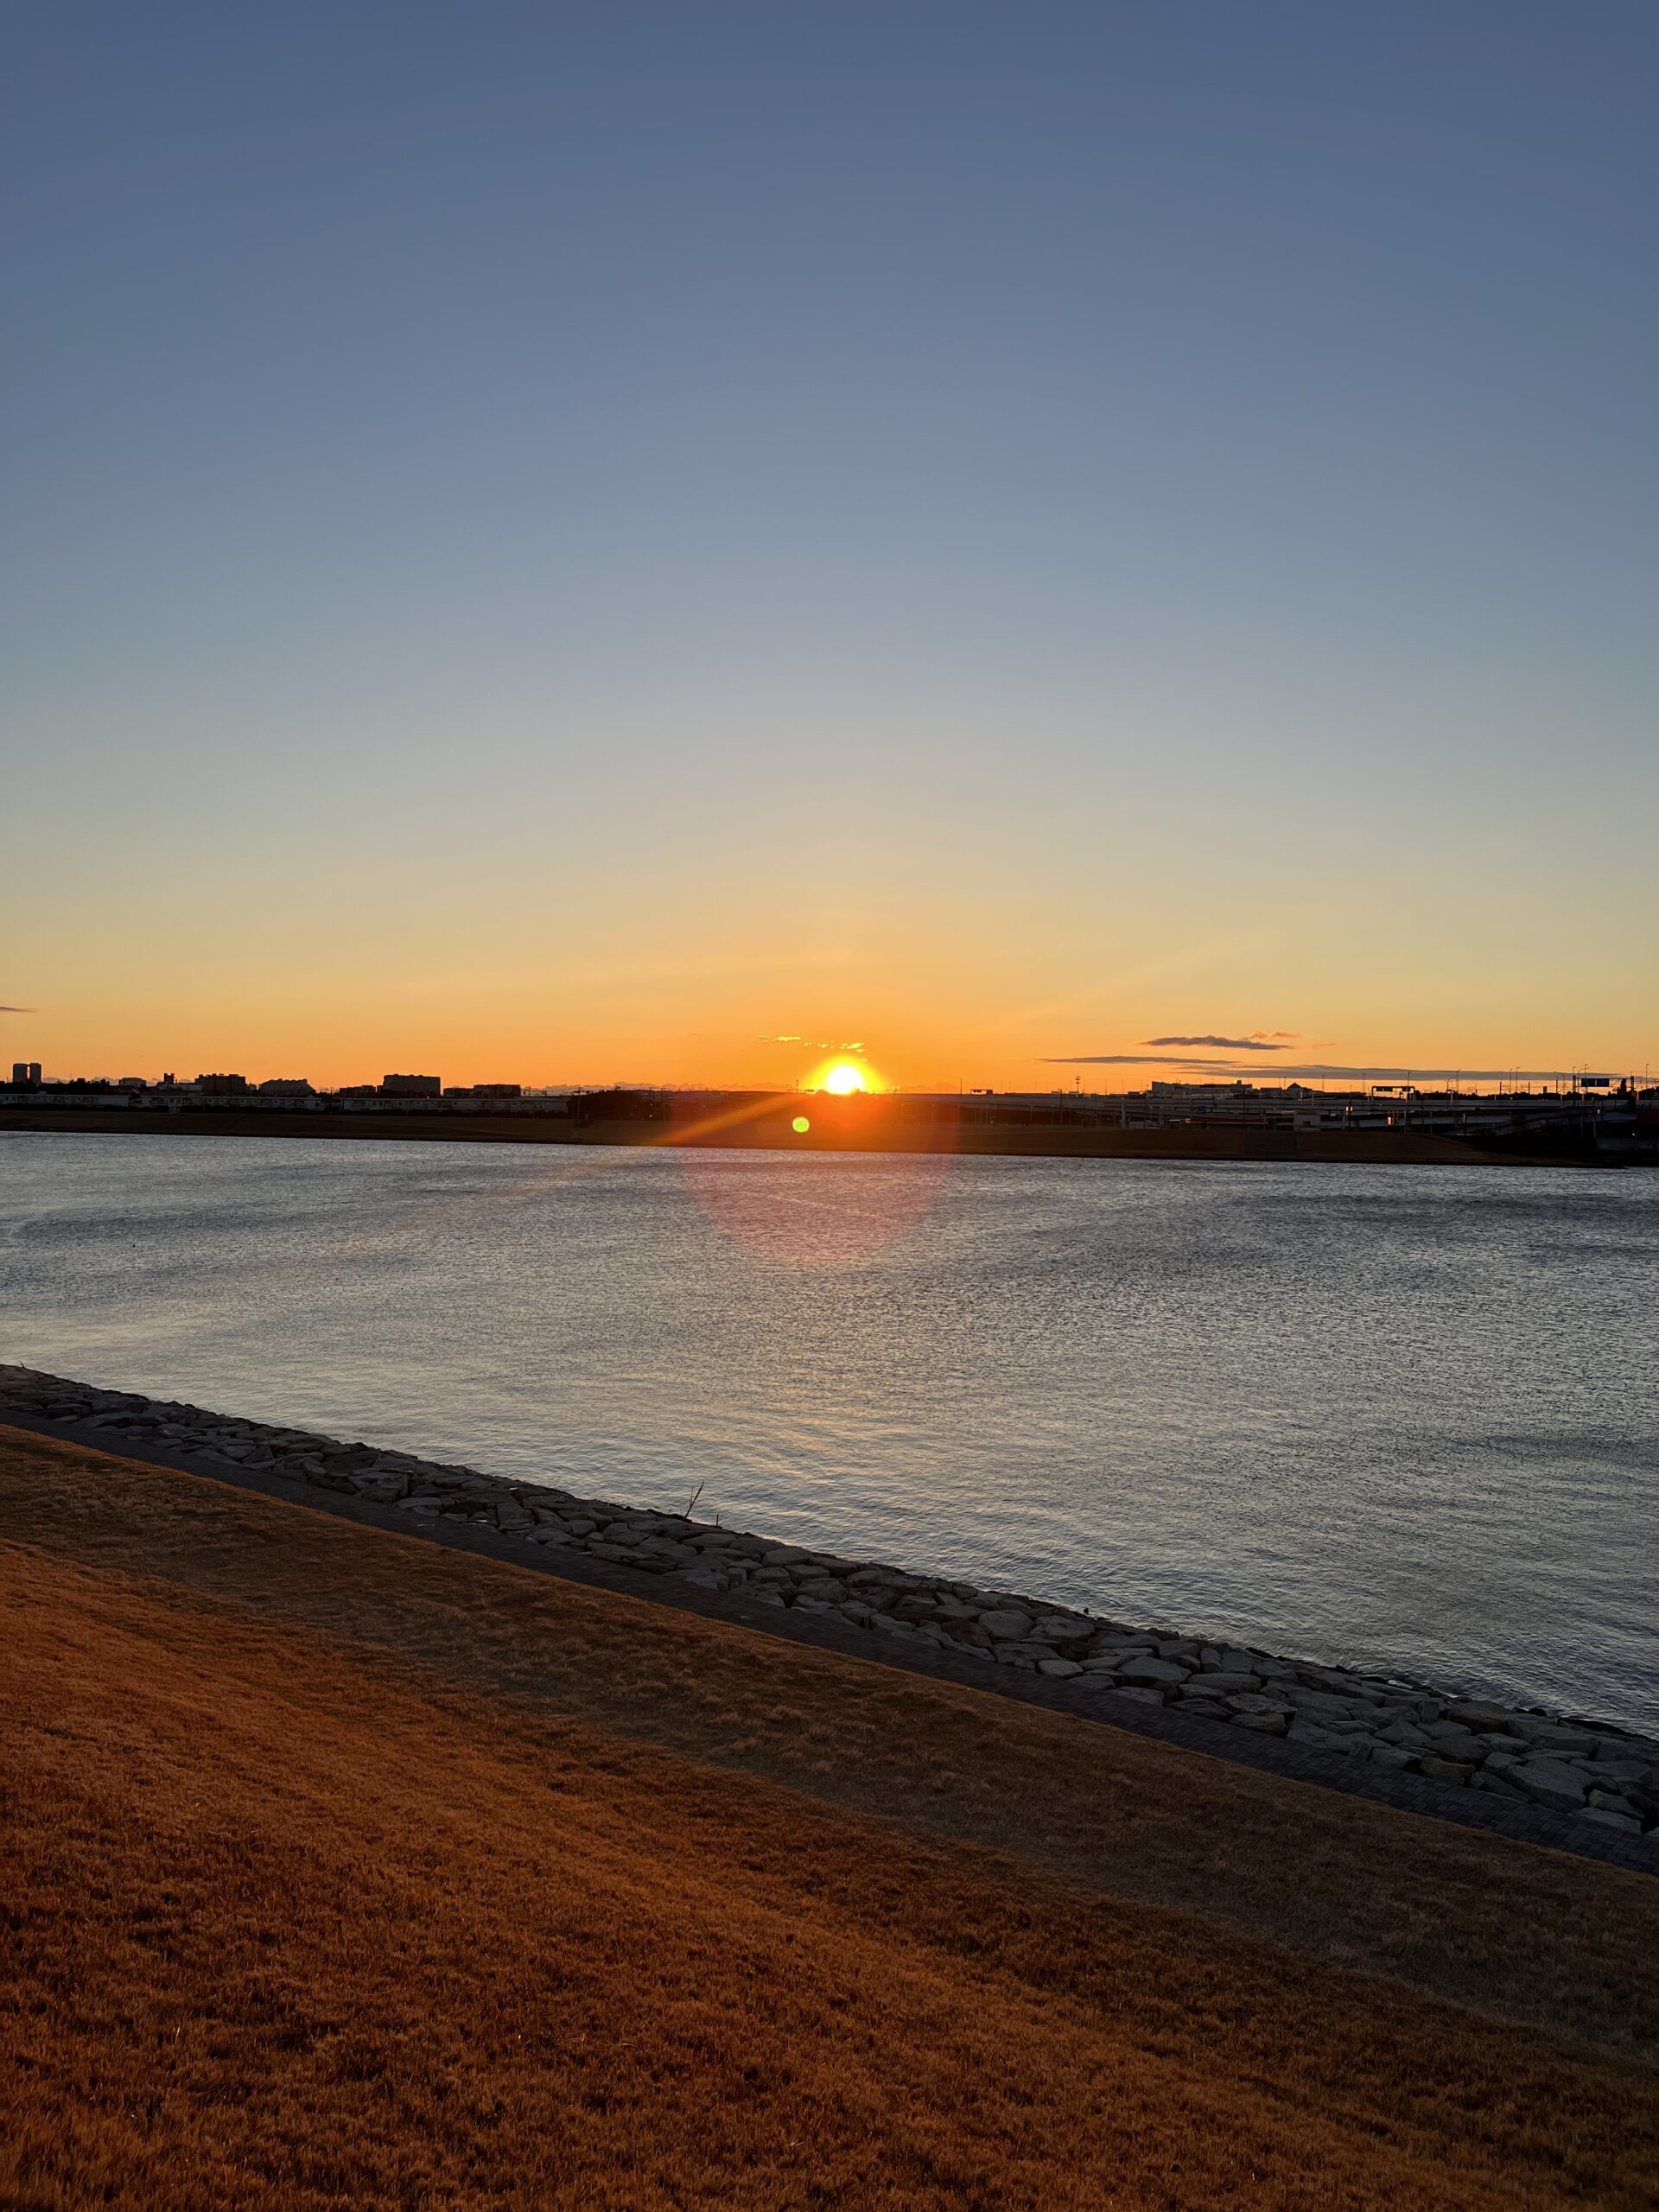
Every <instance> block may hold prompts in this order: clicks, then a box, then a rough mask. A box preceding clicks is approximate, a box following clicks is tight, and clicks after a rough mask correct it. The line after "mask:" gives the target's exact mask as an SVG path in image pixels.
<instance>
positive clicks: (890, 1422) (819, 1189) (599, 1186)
mask: <svg viewBox="0 0 1659 2212" xmlns="http://www.w3.org/2000/svg"><path fill="white" fill-rule="evenodd" d="M1656 1233H1659V1176H1643V1175H1641V1174H1639V1173H1625V1174H1623V1175H1619V1174H1602V1175H1597V1174H1589V1173H1581V1172H1573V1171H1571V1170H1566V1169H1562V1170H1554V1169H1536V1170H1527V1171H1503V1170H1495V1169H1484V1168H1468V1169H1464V1168H1446V1167H1436V1168H1416V1167H1357V1166H1355V1167H1348V1166H1342V1167H1328V1166H1308V1165H1294V1164H1285V1165H1279V1164H1255V1163H1250V1164H1238V1165H1230V1164H1214V1163H1204V1164H1195V1163H1168V1164H1166V1163H1162V1162H1142V1161H1071V1160H957V1161H944V1160H907V1159H902V1158H897V1157H877V1158H857V1157H844V1156H836V1155H829V1154H817V1155H808V1156H791V1157H785V1156H781V1155H777V1154H761V1153H741V1152H721V1153H707V1154H667V1153H660V1152H658V1153H652V1152H637V1151H603V1152H600V1151H594V1152H586V1151H584V1152H582V1153H580V1154H575V1155H574V1156H573V1155H571V1154H566V1153H564V1152H563V1151H549V1150H537V1149H531V1148H520V1147H503V1148H499V1149H492V1148H486V1147H472V1146H465V1145H432V1146H420V1145H413V1144H397V1143H391V1142H387V1143H380V1142H361V1141H353V1142H344V1141H327V1140H318V1141H281V1142H277V1141H260V1140H257V1139H247V1140H242V1139H233V1138H216V1139H211V1140H209V1139H194V1138H189V1137H151V1136H56V1135H22V1134H8V1135H3V1136H0V1240H3V1241H0V1274H3V1287H4V1305H5V1318H4V1335H3V1346H0V1356H3V1357H9V1358H12V1359H18V1360H22V1361H26V1362H28V1363H30V1364H32V1365H36V1366H41V1367H47V1368H50V1369H53V1370H56V1371H58V1372H60V1373H64V1374H69V1375H74V1376H84V1377H87V1378H90V1379H92V1380H95V1381H98V1382H100V1383H107V1384H111V1385H116V1386H119V1387H122V1388H125V1389H137V1390H143V1391H149V1392H153V1393H156V1394H159V1395H170V1396H171V1395H176V1396H180V1397H184V1398H188V1399H192V1400H194V1402H197V1403H199V1404H203V1405H209V1406H215V1407H219V1408H225V1409H226V1410H229V1411H232V1412H236V1413H240V1414H249V1415H252V1416H256V1417H259V1418H264V1419H266V1420H273V1421H296V1422H301V1423H305V1424H309V1425H315V1426H316V1427H320V1428H322V1429H325V1430H327V1431H329V1432H330V1433H337V1434H340V1435H344V1436H346V1437H357V1436H363V1437H366V1438H368V1439H370V1440H373V1441H376V1442H384V1443H396V1444H399V1445H402V1446H406V1447H408V1448H410V1449H413V1450H418V1451H423V1452H434V1453H436V1454H437V1455H438V1456H440V1457H449V1458H455V1459H465V1460H468V1461H471V1462H473V1463H474V1464H475V1465H480V1466H482V1467H485V1468H487V1469H489V1470H491V1471H496V1472H512V1473H519V1474H524V1475H535V1476H542V1477H545V1478H549V1479H550V1480H552V1481H555V1482H558V1483H562V1484H566V1485H568V1486H569V1487H570V1488H573V1489H575V1490H579V1491H593V1492H597V1493H600V1494H601V1495H608V1496H611V1497H617V1498H621V1499H628V1500H633V1501H639V1502H643V1503H652V1504H656V1505H660V1506H664V1507H672V1508H676V1509H683V1508H684V1507H685V1506H686V1505H687V1503H689V1502H690V1499H691V1498H692V1497H693V1496H694V1495H696V1496H697V1498H698V1503H697V1510H698V1512H699V1514H701V1515H709V1516H713V1515H716V1514H717V1515H719V1516H721V1517H722V1518H723V1519H724V1520H725V1521H726V1522H728V1524H729V1525H734V1526H742V1527H747V1528H753V1529H765V1530H769V1531H775V1532H777V1533H778V1534H779V1535H784V1536H787V1537H789V1538H791V1539H794V1540H798V1541H810V1542H817V1543H823V1544H825V1545H829V1546H832V1547H834V1548H836V1549H839V1550H842V1551H854V1552H861V1553H864V1554H868V1555H870V1556H873V1557H880V1558H883V1559H891V1560H900V1561H905V1562H907V1563H910V1564H912V1565H915V1566H918V1567H930V1568H934V1569H941V1570H944V1571H947V1572H955V1573H961V1574H963V1575H964V1576H970V1577H972V1578H973V1579H974V1580H976V1581H981V1582H986V1583H989V1584H992V1585H994V1586H995V1585H1001V1586H1004V1587H1007V1588H1011V1589H1016V1590H1026V1591H1030V1592H1040V1593H1044V1594H1046V1595H1050V1596H1052V1597H1055V1598H1058V1599H1069V1600H1071V1601H1072V1602H1074V1603H1084V1604H1087V1605H1091V1606H1096V1607H1099V1608H1101V1609H1103V1610H1105V1611H1109V1612H1111V1613H1114V1614H1116V1615H1117V1616H1118V1617H1120V1618H1127V1619H1129V1620H1135V1621H1152V1620H1157V1621H1166V1622H1169V1623H1172V1624H1178V1625H1179V1626H1181V1627H1185V1628H1191V1629H1195V1630H1205V1631H1213V1632H1216V1633H1217V1634H1224V1635H1226V1636H1229V1637H1238V1638H1243V1640H1246V1641H1249V1642H1255V1643H1262V1644H1264V1645H1267V1646H1268V1647H1270V1648H1273V1649H1279V1650H1284V1651H1294V1652H1300V1653H1306V1654H1307V1655H1309V1656H1316V1657H1320V1658H1325V1659H1329V1660H1332V1661H1339V1662H1348V1663H1352V1664H1357V1665H1361V1666H1367V1667H1397V1668H1401V1669H1406V1670H1408V1671H1411V1672H1414V1673H1417V1674H1421V1675H1426V1676H1427V1677H1429V1678H1431V1679H1433V1680H1436V1681H1444V1682H1446V1683H1447V1684H1449V1685H1453V1686H1460V1687H1467V1688H1470V1689H1471V1690H1478V1691H1481V1692H1484V1693H1487V1694H1495V1695H1498V1696H1502V1697H1506V1698H1522V1699H1526V1700H1536V1701H1539V1702H1543V1703H1548V1704H1551V1705H1555V1706H1562V1707H1567V1708H1569V1709H1573V1710H1577V1711H1584V1712H1590V1713H1598V1714H1600V1715H1602V1716H1604V1717H1605V1718H1607V1719H1618V1720H1622V1721H1624V1722H1627V1723H1633V1724H1635V1725H1637V1726H1646V1727H1649V1728H1654V1727H1659V1574H1656V1505H1659V1415H1656V1409H1655V1400H1654V1391H1655V1379H1656V1376H1659V1318H1656V1317H1659V1261H1656V1251H1659V1243H1656Z"/></svg>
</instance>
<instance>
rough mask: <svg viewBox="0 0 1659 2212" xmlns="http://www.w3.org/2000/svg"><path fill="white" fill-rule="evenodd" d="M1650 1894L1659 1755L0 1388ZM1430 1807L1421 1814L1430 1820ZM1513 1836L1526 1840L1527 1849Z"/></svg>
mask: <svg viewBox="0 0 1659 2212" xmlns="http://www.w3.org/2000/svg"><path fill="white" fill-rule="evenodd" d="M13 1414H16V1416H18V1418H19V1420H20V1421H21V1423H22V1425H24V1426H26V1427H38V1428H39V1429H40V1430H41V1431H42V1432H43V1433H48V1434H69V1433H73V1434H74V1436H75V1438H76V1440H79V1441H83V1442H86V1443H89V1444H91V1443H96V1444H97V1445H98V1446H99V1447H100V1448H104V1449H107V1450H111V1451H115V1452H127V1451H128V1450H129V1449H131V1450H132V1451H133V1452H135V1454H136V1455H137V1456H138V1457H140V1458H141V1459H152V1460H153V1461H154V1462H155V1463H156V1464H159V1465H170V1464H173V1463H174V1458H175V1455H176V1458H177V1460H178V1462H179V1463H180V1464H181V1465H182V1466H183V1468H184V1471H191V1472H196V1473H208V1474H212V1475H215V1476H218V1477H219V1478H221V1479H226V1480H231V1481H233V1482H240V1483H243V1484H248V1485H250V1486H253V1487H257V1488H264V1487H267V1486H270V1487H271V1488H272V1489H273V1490H274V1491H277V1494H287V1493H288V1490H289V1485H297V1486H299V1487H300V1488H301V1489H302V1490H303V1491H306V1492H307V1493H308V1499H307V1502H315V1503H318V1504H320V1505H322V1506H323V1507H324V1509H325V1510H337V1511H338V1510H346V1511H348V1512H349V1513H350V1515H351V1517H353V1518H358V1517H364V1518H369V1517H372V1519H373V1520H374V1521H375V1522H378V1524H379V1525H381V1526H384V1527H387V1528H395V1529H400V1530H402V1531H403V1532H404V1533H407V1534H410V1535H424V1536H427V1537H429V1538H435V1539H437V1540H438V1541H444V1542H448V1543H452V1544H453V1543H457V1542H459V1543H461V1544H462V1545H463V1546H464V1547H466V1548H484V1549H487V1550H488V1551H489V1552H491V1553H492V1554H493V1555H495V1556H498V1557H505V1558H509V1559H512V1560H514V1561H515V1562H516V1563H518V1564H520V1565H526V1564H528V1565H535V1566H539V1567H543V1568H544V1569H546V1570H547V1571H549V1572H551V1573H556V1574H563V1575H565V1576H567V1577H570V1578H572V1579H575V1580H588V1581H598V1582H599V1583H600V1584H601V1586H610V1587H619V1586H620V1587H623V1588H626V1589H630V1590H632V1591H634V1592H638V1593H639V1594H645V1595H648V1596H650V1597H652V1598H655V1599H658V1600H659V1601H665V1602H669V1603H673V1604H677V1605H689V1606H691V1607H693V1608H694V1609H696V1610H698V1611H704V1610H707V1611H710V1612H715V1613H719V1614H722V1615H726V1616H728V1617H732V1618H742V1619H743V1620H745V1621H746V1622H747V1624H750V1625H753V1626H759V1627H762V1628H765V1629H767V1630H770V1631H771V1632H772V1633H775V1634H779V1635H784V1636H790V1637H795V1638H804V1639H806V1640H809V1641H811V1642H815V1643H829V1646H830V1648H834V1649H841V1650H843V1651H848V1652H851V1653H855V1654H859V1655H861V1656H868V1657H874V1658H876V1659H879V1660H881V1661H883V1662H887V1663H889V1664H893V1665H896V1666H899V1667H901V1668H902V1667H908V1668H911V1669H919V1670H921V1671H925V1672H928V1673H940V1672H944V1673H946V1674H948V1675H949V1676H950V1679H954V1680H957V1681H963V1682H965V1683H968V1684H969V1685H972V1686H975V1687H979V1688H986V1689H989V1690H992V1691H994V1692H999V1693H1001V1694H1013V1695H1015V1696H1020V1697H1022V1698H1025V1699H1027V1700H1033V1699H1034V1700H1036V1701H1039V1702H1042V1703H1053V1704H1058V1705H1061V1706H1063V1707H1065V1708H1067V1709H1072V1710H1079V1709H1081V1710H1089V1709H1091V1708H1092V1709H1094V1717H1096V1718H1098V1719H1108V1720H1110V1721H1111V1722H1112V1723H1113V1724H1114V1725H1116V1726H1129V1727H1131V1728H1134V1729H1136V1730H1137V1731H1141V1730H1144V1731H1147V1732H1154V1733H1157V1734H1160V1735H1164V1736H1166V1737H1171V1738H1173V1739H1174V1740H1177V1741H1185V1742H1187V1743H1189V1744H1190V1745H1191V1746H1192V1748H1194V1749H1202V1750H1209V1751H1214V1752H1216V1753H1217V1755H1219V1756H1222V1757H1224V1758H1235V1759H1243V1760H1244V1761H1246V1762H1247V1763H1249V1764H1257V1765H1269V1766H1271V1767H1273V1768H1275V1769H1277V1770H1281V1771H1287V1770H1288V1771H1298V1772H1301V1773H1303V1774H1304V1775H1306V1777H1307V1778H1309V1779H1318V1780H1321V1781H1325V1782H1327V1783H1329V1784H1330V1786H1332V1787H1335V1788H1338V1789H1350V1790H1358V1791H1359V1792H1361V1793H1362V1794H1365V1795H1371V1796H1384V1797H1386V1798H1389V1799H1390V1800H1392V1801H1393V1802H1401V1796H1400V1793H1401V1792H1402V1791H1403V1792H1404V1793H1405V1799H1406V1802H1411V1803H1412V1804H1414V1806H1415V1807H1416V1808H1418V1809H1424V1810H1432V1811H1435V1812H1438V1813H1440V1815H1442V1816H1450V1817H1452V1818H1454V1819H1460V1820H1463V1821H1472V1822H1474V1823H1475V1824H1478V1825H1494V1826H1497V1827H1502V1828H1503V1829H1505V1830H1506V1831H1508V1832H1510V1833H1517V1832H1520V1833H1526V1834H1530V1835H1531V1836H1532V1837H1533V1838H1534V1840H1548V1841H1553V1842H1556V1843H1557V1844H1558V1845H1563V1846H1564V1847H1567V1848H1571V1849H1579V1850H1590V1851H1592V1852H1594V1853H1595V1855H1598V1856H1601V1855H1607V1856H1610V1857H1613V1858H1615V1859H1617V1860H1618V1863H1621V1864H1628V1865H1631V1866H1640V1867H1643V1868H1646V1869H1649V1870H1650V1871H1653V1872H1659V1743H1656V1742H1654V1741H1653V1740H1652V1739H1650V1738H1646V1737H1643V1736H1642V1735H1641V1734H1640V1733H1638V1732H1636V1731H1633V1730H1630V1729H1627V1728H1622V1727H1618V1726H1615V1725H1613V1724H1611V1723H1609V1722H1605V1721H1600V1720H1597V1719H1582V1718H1580V1717H1577V1716H1570V1715H1565V1714H1561V1713H1550V1712H1548V1711H1544V1710H1541V1709H1539V1708H1536V1707H1518V1706H1507V1705H1503V1704H1500V1703H1498V1702H1497V1701H1495V1700H1487V1699H1475V1698H1465V1697H1462V1696H1459V1695H1458V1694H1456V1693H1454V1692H1450V1691H1446V1690H1444V1689H1440V1688H1436V1687H1435V1686H1433V1685H1432V1684H1428V1683H1426V1682H1421V1681H1414V1680H1407V1679H1404V1678H1402V1677H1399V1676H1393V1675H1391V1676H1382V1675H1367V1674H1363V1673H1361V1672H1359V1671H1357V1670H1356V1669H1346V1668H1340V1667H1331V1666H1325V1665H1315V1664H1313V1663H1312V1662H1303V1661H1300V1660H1298V1659H1295V1658H1292V1657H1286V1656H1281V1655H1277V1654H1274V1653H1270V1652H1267V1651H1263V1650H1259V1649H1255V1647H1244V1646H1237V1647H1234V1646H1229V1645H1221V1644H1217V1643H1213V1642H1211V1640H1209V1639H1206V1638H1201V1637H1183V1636H1180V1635H1179V1634H1176V1633H1174V1632H1172V1631H1166V1630H1156V1629H1150V1628H1143V1627H1136V1626H1135V1625H1133V1624H1128V1623H1123V1622H1120V1621H1116V1620H1110V1619H1107V1618H1103V1617H1101V1616H1098V1615H1094V1614H1090V1613H1088V1612H1085V1611H1081V1610H1079V1609H1077V1608H1075V1607H1071V1606H1065V1605H1058V1604H1053V1603H1051V1602H1050V1601H1048V1600H1046V1599H1040V1598H1033V1597H1031V1596H1028V1595H1026V1594H1024V1593H1019V1592H1006V1591H992V1590H986V1589H981V1588H979V1587H978V1586H974V1585H971V1584H968V1583H965V1582H963V1581H961V1580H957V1579H954V1578H950V1577H945V1576H938V1575H928V1574H925V1573H915V1572H912V1571H910V1570H907V1569H905V1568H900V1567H893V1566H890V1565H887V1564H885V1563H884V1562H881V1561H880V1560H862V1559H855V1558H853V1557H851V1556H849V1555H843V1554H836V1553H831V1552H828V1551H825V1550H823V1549H816V1548H805V1547H803V1546H799V1545H794V1544H789V1543H779V1542H774V1541H772V1540H770V1539H768V1538H767V1537H766V1536H763V1535H753V1534H752V1533H750V1532H747V1531H741V1530H734V1529H723V1528H721V1526H720V1525H719V1524H718V1523H717V1522H696V1521H694V1520H691V1519H689V1518H688V1517H687V1516H683V1515H676V1514H669V1513H660V1512H657V1511H653V1510H649V1509H646V1508H643V1507H638V1506H631V1505H626V1504H621V1503H617V1502H615V1501H613V1500H604V1499H593V1498H582V1497H576V1496H575V1495H574V1494H572V1493H571V1492H569V1491H564V1490H562V1489H559V1488H556V1487H555V1486H552V1485H549V1484H536V1483H532V1482H527V1481H524V1480H521V1479H518V1478H502V1477H496V1476H491V1475H488V1474H485V1473H483V1472H481V1471H479V1470H477V1469H475V1468H472V1467H465V1466H458V1465H450V1464H448V1463H442V1462H438V1461H435V1460H429V1459H422V1458H420V1457H419V1456H417V1455H416V1454H413V1453H410V1452H398V1451H393V1450H380V1449H378V1448H377V1447H375V1446H371V1445H368V1444H365V1443H360V1442H359V1443H351V1444H346V1443H342V1442H341V1441H340V1440H337V1439H334V1438H330V1437H325V1436H321V1435H319V1434H318V1433H315V1431H310V1430H302V1429H296V1428H283V1427H278V1426H277V1425H275V1424H271V1423H265V1422H257V1421H244V1420H240V1419H237V1418H234V1417H232V1416H230V1415H226V1414H218V1413H214V1412H210V1411H208V1410H207V1409H204V1408H200V1407H195V1406H191V1405H187V1404H184V1403H182V1402H178V1401H174V1400H160V1399H153V1398H149V1397H146V1396H143V1395H142V1394H139V1393H136V1392H130V1391H119V1390H106V1389H99V1388H96V1387H94V1386H92V1385H89V1384H85V1383H76V1382H73V1381H70V1380H68V1379H67V1378H65V1377H62V1376H50V1375H47V1374H44V1373H42V1372H41V1371H40V1370H34V1369H29V1368H22V1367H10V1366H0V1419H9V1418H10V1417H11V1416H12V1415H13ZM1424 1800H1427V1801H1428V1802H1423V1801H1424ZM1517 1823H1518V1824H1519V1826H1518V1827H1517Z"/></svg>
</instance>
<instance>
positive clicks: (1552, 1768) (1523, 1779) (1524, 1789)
mask: <svg viewBox="0 0 1659 2212" xmlns="http://www.w3.org/2000/svg"><path fill="white" fill-rule="evenodd" d="M1502 1779H1503V1782H1504V1783H1506V1784H1507V1786H1508V1787H1509V1788H1510V1789H1518V1790H1519V1791H1520V1792H1521V1793H1522V1796H1527V1797H1530V1798H1531V1799H1532V1800H1533V1801H1534V1802H1535V1804H1539V1805H1548V1806H1550V1807H1552V1808H1554V1810H1555V1811H1557V1812H1560V1813H1575V1812H1577V1810H1578V1808H1579V1807H1580V1805H1582V1804H1583V1802H1584V1801H1585V1798H1586V1795H1587V1794H1588V1793H1587V1791H1586V1785H1585V1779H1584V1777H1583V1776H1582V1775H1581V1774H1575V1773H1574V1772H1573V1769H1572V1768H1571V1767H1570V1766H1563V1765H1562V1764H1561V1763H1560V1760H1559V1759H1522V1760H1521V1761H1520V1762H1518V1764H1516V1765H1514V1766H1511V1767H1505V1768H1504V1770H1503V1776H1502Z"/></svg>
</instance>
